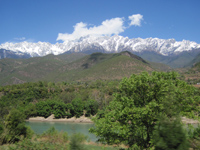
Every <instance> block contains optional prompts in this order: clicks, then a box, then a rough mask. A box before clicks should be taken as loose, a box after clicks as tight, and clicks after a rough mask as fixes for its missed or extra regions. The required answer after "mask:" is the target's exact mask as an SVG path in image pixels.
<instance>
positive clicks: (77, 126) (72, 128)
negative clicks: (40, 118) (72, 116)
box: [26, 122, 97, 142]
mask: <svg viewBox="0 0 200 150" xmlns="http://www.w3.org/2000/svg"><path fill="white" fill-rule="evenodd" d="M26 125H27V126H30V127H31V129H32V130H33V131H34V132H35V133H36V134H42V133H43V132H44V131H46V130H48V129H49V128H50V127H55V129H56V130H58V131H65V132H67V133H68V134H69V135H71V134H73V133H78V132H80V133H83V134H84V135H86V136H88V137H89V139H90V140H91V141H93V142H95V141H96V140H97V138H96V136H95V135H94V134H91V133H89V131H88V130H89V128H91V127H94V124H92V123H69V122H26Z"/></svg>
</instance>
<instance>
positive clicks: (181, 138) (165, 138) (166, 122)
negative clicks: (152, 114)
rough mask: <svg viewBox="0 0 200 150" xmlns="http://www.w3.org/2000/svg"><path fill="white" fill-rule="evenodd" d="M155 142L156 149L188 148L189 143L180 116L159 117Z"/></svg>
mask: <svg viewBox="0 0 200 150" xmlns="http://www.w3.org/2000/svg"><path fill="white" fill-rule="evenodd" d="M155 129H156V130H155V131H154V136H153V142H154V143H155V146H154V147H155V150H188V149H189V143H188V141H187V137H186V131H185V130H184V128H183V125H182V124H181V119H180V117H178V116H177V117H173V118H170V119H169V118H166V117H161V118H159V120H158V122H157V125H156V127H155Z"/></svg>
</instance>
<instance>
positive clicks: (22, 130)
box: [0, 109, 33, 144]
mask: <svg viewBox="0 0 200 150" xmlns="http://www.w3.org/2000/svg"><path fill="white" fill-rule="evenodd" d="M1 128H3V131H2V133H1V136H0V144H4V143H14V142H17V141H19V140H20V139H21V138H26V137H28V138H30V137H31V136H32V134H33V131H32V130H31V129H30V128H29V127H26V126H25V116H24V114H23V113H22V112H20V111H19V110H17V109H12V110H11V111H10V112H9V114H8V115H7V116H6V119H5V122H4V127H3V126H2V127H1Z"/></svg>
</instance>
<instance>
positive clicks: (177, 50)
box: [0, 35, 200, 68]
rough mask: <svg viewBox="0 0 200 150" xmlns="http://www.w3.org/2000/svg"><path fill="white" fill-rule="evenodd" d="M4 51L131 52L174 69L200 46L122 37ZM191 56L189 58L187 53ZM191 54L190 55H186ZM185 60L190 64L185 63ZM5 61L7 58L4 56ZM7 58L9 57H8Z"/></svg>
mask: <svg viewBox="0 0 200 150" xmlns="http://www.w3.org/2000/svg"><path fill="white" fill-rule="evenodd" d="M0 48H1V49H4V50H10V51H12V52H13V53H15V55H22V54H24V55H25V54H26V55H29V56H30V57H38V56H40V57H41V56H46V55H49V54H54V55H59V54H64V53H74V52H76V53H80V52H81V53H85V54H92V53H95V52H102V53H119V52H122V51H130V52H131V53H134V54H137V55H138V56H140V57H142V58H144V59H146V60H148V61H154V62H159V63H165V64H167V65H170V66H171V67H173V68H177V67H184V66H185V65H186V64H187V63H188V62H189V61H191V60H192V59H194V57H195V56H194V54H195V55H196V54H197V52H198V53H199V52H200V44H197V43H195V42H192V41H186V40H183V41H176V40H174V39H167V40H165V39H158V38H147V39H141V38H134V39H129V38H128V37H123V36H119V35H115V36H111V37H106V36H104V37H92V36H87V37H81V38H80V39H79V40H74V41H73V40H69V41H65V42H64V43H56V44H51V43H48V42H37V43H30V42H26V41H25V42H20V43H8V42H7V43H4V44H1V45H0ZM186 53H187V54H189V55H187V54H186ZM186 55H187V56H186ZM184 57H187V58H188V59H187V60H188V61H187V60H186V62H184V61H183V60H185V58H184ZM2 58H3V57H2ZM4 58H5V57H4Z"/></svg>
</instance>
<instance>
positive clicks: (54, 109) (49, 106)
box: [36, 100, 66, 118]
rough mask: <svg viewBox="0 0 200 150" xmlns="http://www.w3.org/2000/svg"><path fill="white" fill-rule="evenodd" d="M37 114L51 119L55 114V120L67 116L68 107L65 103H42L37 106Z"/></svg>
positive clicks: (48, 101)
mask: <svg viewBox="0 0 200 150" xmlns="http://www.w3.org/2000/svg"><path fill="white" fill-rule="evenodd" d="M36 109H37V114H38V115H39V116H43V117H45V118H46V117H49V116H50V115H51V114H54V116H55V118H63V117H65V116H66V112H65V111H66V105H65V103H63V102H58V101H55V100H47V101H40V102H38V103H37V104H36Z"/></svg>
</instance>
